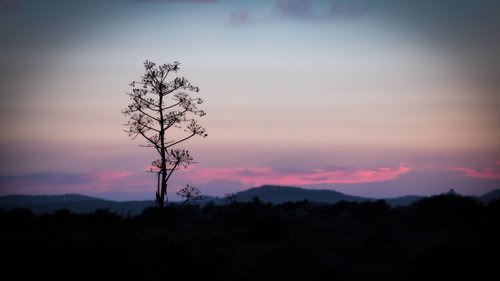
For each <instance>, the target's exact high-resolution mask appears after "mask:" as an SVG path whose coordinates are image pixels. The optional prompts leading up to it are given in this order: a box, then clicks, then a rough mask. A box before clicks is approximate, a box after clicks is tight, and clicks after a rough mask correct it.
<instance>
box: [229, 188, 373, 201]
mask: <svg viewBox="0 0 500 281" xmlns="http://www.w3.org/2000/svg"><path fill="white" fill-rule="evenodd" d="M236 196H237V197H238V201H243V202H244V201H250V200H251V199H252V198H253V197H259V199H260V200H262V201H264V202H266V203H273V204H280V203H284V202H290V201H301V200H305V199H307V200H309V201H312V202H321V203H337V202H339V201H342V200H344V201H355V202H360V201H366V200H370V199H368V198H363V197H357V196H351V195H346V194H343V193H340V192H338V191H334V190H325V189H304V188H300V187H290V186H275V185H264V186H261V187H255V188H250V189H248V190H245V191H240V192H238V193H236Z"/></svg>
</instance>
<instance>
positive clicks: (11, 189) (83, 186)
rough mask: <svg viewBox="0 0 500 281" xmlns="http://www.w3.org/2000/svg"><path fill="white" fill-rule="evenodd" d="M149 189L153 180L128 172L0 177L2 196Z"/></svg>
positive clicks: (0, 192)
mask: <svg viewBox="0 0 500 281" xmlns="http://www.w3.org/2000/svg"><path fill="white" fill-rule="evenodd" d="M144 174H146V173H144ZM150 186H153V180H152V178H149V177H146V176H145V175H143V174H140V175H135V174H133V173H130V172H126V171H98V172H87V173H74V174H55V173H39V174H28V175H10V176H5V175H4V176H0V194H60V193H84V194H89V193H94V194H95V193H99V192H105V191H112V190H115V191H116V190H121V191H134V190H138V189H142V188H143V187H150Z"/></svg>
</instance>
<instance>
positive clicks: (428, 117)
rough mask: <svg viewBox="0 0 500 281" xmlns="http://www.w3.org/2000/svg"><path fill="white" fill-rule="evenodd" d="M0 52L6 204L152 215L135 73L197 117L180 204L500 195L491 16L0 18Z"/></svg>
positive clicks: (454, 8) (174, 13)
mask: <svg viewBox="0 0 500 281" xmlns="http://www.w3.org/2000/svg"><path fill="white" fill-rule="evenodd" d="M0 36H1V41H0V71H1V76H0V126H1V128H0V129H1V135H0V155H1V162H0V195H6V194H64V193H81V194H86V195H92V196H99V197H103V198H108V199H115V200H128V199H153V197H154V190H155V184H156V181H155V177H154V175H152V174H151V173H147V172H145V169H146V168H147V167H148V166H149V164H150V162H151V161H152V160H154V159H156V158H157V157H156V155H155V154H154V152H153V151H151V150H148V149H146V148H141V147H139V144H142V143H143V142H141V140H139V139H136V140H131V139H130V138H129V137H128V136H127V134H126V133H124V132H123V129H124V127H123V126H122V124H123V123H125V122H126V117H125V116H123V114H122V113H121V110H122V109H123V108H125V107H126V106H127V105H128V104H129V98H128V96H127V95H126V93H127V91H129V90H130V86H129V83H130V82H132V81H134V80H139V78H140V75H142V74H143V73H144V67H143V62H144V61H145V60H152V61H154V62H156V63H169V62H172V61H175V60H177V61H180V62H181V65H180V67H181V71H179V72H178V73H177V75H178V76H184V77H186V78H188V79H189V80H190V81H191V83H193V84H194V85H196V86H198V87H199V88H200V93H199V95H200V97H202V98H203V99H204V100H205V103H204V104H203V109H204V110H205V111H206V112H207V115H206V116H204V117H203V118H200V120H199V121H200V123H202V124H203V125H204V126H205V127H206V129H207V133H208V137H207V138H206V139H202V138H198V139H193V140H192V141H190V142H186V143H184V145H182V146H181V147H185V148H188V149H189V150H190V151H191V153H192V155H193V156H194V157H195V160H196V161H198V162H199V163H198V164H196V165H194V166H192V167H190V168H189V169H186V170H183V171H179V172H178V173H176V174H174V176H173V179H172V181H171V183H170V185H169V194H170V198H172V199H174V200H175V191H177V190H178V189H179V188H181V187H183V186H184V185H185V184H191V185H195V186H197V187H199V188H200V189H201V190H202V192H203V193H204V194H206V195H214V196H223V195H224V194H226V193H231V192H237V191H240V190H244V189H247V188H250V187H255V186H259V185H263V184H276V185H291V186H301V187H305V188H325V189H333V190H337V191H340V192H343V193H346V194H353V195H361V196H372V197H377V198H380V197H394V196H401V195H408V194H417V195H431V194H438V193H442V192H446V191H448V190H449V189H451V188H454V189H455V190H456V191H457V192H459V193H461V194H466V195H482V194H484V193H486V192H488V191H491V190H494V189H498V188H500V141H499V140H500V52H499V51H498V50H500V2H499V1H488V0H476V1H452V0H436V1H400V0H365V1H362V0H350V1H330V0H329V1H300V0H276V1H271V0H269V1H250V0H248V1H230V0H219V1H217V0H204V1H203V0H110V1H97V0H95V1H88V0H86V1H84V0H74V1H63V0H46V1H38V0H18V1H14V0H0Z"/></svg>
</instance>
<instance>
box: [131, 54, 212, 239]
mask: <svg viewBox="0 0 500 281" xmlns="http://www.w3.org/2000/svg"><path fill="white" fill-rule="evenodd" d="M179 64H180V63H179V62H177V61H174V62H173V63H171V64H163V65H158V66H157V65H156V64H155V63H153V62H150V61H146V62H144V68H145V74H144V75H143V76H141V79H140V81H134V82H132V83H131V84H130V86H131V87H132V92H129V93H127V94H128V95H129V97H130V100H131V101H132V102H131V103H130V104H129V105H128V106H127V108H125V109H124V110H123V114H124V115H125V116H127V117H128V122H127V123H126V124H125V126H127V129H126V130H125V131H126V132H127V133H128V134H129V136H130V137H131V138H132V139H135V138H137V137H138V136H140V137H142V138H144V139H145V140H146V144H145V145H141V146H142V147H148V148H152V149H154V150H156V152H157V153H158V155H159V159H158V160H155V161H153V162H152V164H151V168H150V172H154V173H157V177H158V178H157V186H156V204H157V205H158V207H159V209H160V215H159V227H160V232H161V233H163V207H164V205H165V203H166V202H168V197H167V187H168V181H169V179H170V177H171V176H172V173H173V172H174V171H176V170H178V169H179V168H182V167H187V166H188V165H190V164H192V163H194V162H193V158H192V157H191V155H190V153H189V151H187V150H185V149H179V148H175V146H176V145H177V144H179V143H181V142H184V141H186V140H188V139H190V138H192V137H194V136H201V137H206V136H207V134H206V132H205V129H204V128H203V127H202V126H201V125H200V124H198V122H197V120H196V119H195V118H196V117H202V116H204V115H205V112H204V111H203V110H200V109H198V105H200V104H202V103H203V100H202V99H201V98H192V97H190V95H189V94H188V92H192V93H198V92H199V89H198V87H196V86H193V85H192V84H191V83H190V82H189V81H188V80H187V79H185V78H184V77H181V78H179V77H175V78H174V79H172V80H167V78H170V77H169V75H172V74H174V73H177V71H178V70H179ZM176 129H177V132H175V130H176ZM167 132H168V134H167Z"/></svg>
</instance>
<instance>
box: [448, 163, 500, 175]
mask: <svg viewBox="0 0 500 281" xmlns="http://www.w3.org/2000/svg"><path fill="white" fill-rule="evenodd" d="M452 170H453V171H459V172H462V173H463V174H465V175H466V176H467V177H473V178H483V179H500V161H496V162H495V164H494V166H490V167H486V168H482V169H474V168H468V167H454V168H452Z"/></svg>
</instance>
